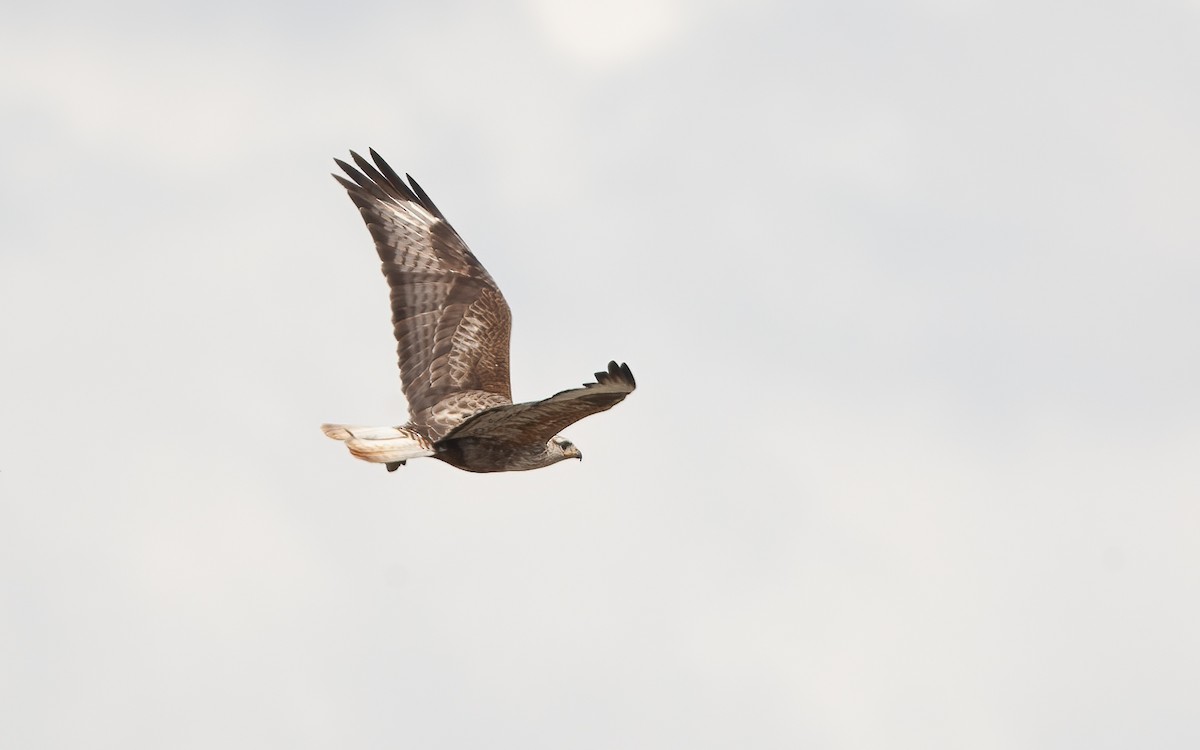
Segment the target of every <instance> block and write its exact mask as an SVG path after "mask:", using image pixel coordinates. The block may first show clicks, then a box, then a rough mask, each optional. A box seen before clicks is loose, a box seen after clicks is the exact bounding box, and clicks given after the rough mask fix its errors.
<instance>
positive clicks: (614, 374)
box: [585, 360, 637, 388]
mask: <svg viewBox="0 0 1200 750" xmlns="http://www.w3.org/2000/svg"><path fill="white" fill-rule="evenodd" d="M596 382H597V383H599V384H602V385H606V384H608V383H612V382H616V383H625V384H626V385H630V386H633V387H634V388H636V387H637V382H636V381H635V380H634V379H633V371H632V370H630V369H629V365H627V364H624V363H622V364H619V365H618V364H617V363H616V360H613V361H611V362H609V363H608V371H607V372H598V373H596ZM585 385H586V383H585Z"/></svg>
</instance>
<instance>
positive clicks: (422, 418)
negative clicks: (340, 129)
mask: <svg viewBox="0 0 1200 750" xmlns="http://www.w3.org/2000/svg"><path fill="white" fill-rule="evenodd" d="M370 153H371V156H372V158H373V159H374V161H375V163H374V165H372V164H371V162H369V161H367V160H366V159H364V158H363V157H361V156H359V155H358V154H356V153H354V152H351V157H352V159H353V160H354V162H355V164H356V165H357V168H355V167H354V166H351V165H350V164H348V163H347V162H344V161H341V160H335V161H336V162H337V164H338V166H339V167H341V168H342V170H343V171H344V172H345V173H346V175H347V176H348V177H349V178H350V179H349V180H347V179H345V178H344V177H341V176H340V175H334V177H335V178H336V179H337V180H338V182H339V183H341V185H342V186H343V187H345V188H346V191H347V192H348V193H349V195H350V199H351V200H353V201H354V203H355V205H357V206H358V209H359V212H360V213H361V214H362V216H363V221H365V222H366V225H367V229H368V230H369V231H370V233H371V237H372V238H373V239H374V240H375V249H376V250H377V251H378V253H379V258H380V260H381V261H382V262H383V275H384V277H385V278H386V279H387V282H388V286H389V287H390V288H391V304H392V326H393V332H394V333H395V337H396V343H397V348H396V353H397V358H398V360H399V366H400V380H401V383H402V385H403V388H404V396H405V398H406V399H408V404H409V410H410V412H411V419H412V425H413V427H415V428H417V429H420V430H422V431H423V432H425V433H426V434H427V435H428V437H429V438H430V439H431V440H437V439H439V438H440V437H442V436H443V435H445V434H446V433H447V432H449V431H450V430H451V429H453V428H454V427H455V426H456V425H457V424H459V423H461V422H462V421H463V420H464V419H466V418H467V417H468V416H470V415H471V414H473V413H475V412H477V411H479V410H480V409H486V408H490V407H494V406H497V405H500V404H508V403H511V402H512V390H511V385H510V381H509V368H508V346H509V336H510V333H511V330H512V313H511V312H510V310H509V307H508V303H507V302H505V300H504V295H503V294H501V292H500V289H499V288H498V287H497V286H496V282H495V281H493V280H492V277H491V275H490V274H489V273H488V272H487V270H486V269H485V268H484V267H483V265H482V264H481V263H480V262H479V261H478V260H477V259H476V258H475V256H474V255H473V254H472V253H471V251H470V249H469V248H468V247H467V245H466V243H465V242H463V240H462V238H461V237H460V236H459V235H458V232H456V231H455V230H454V228H453V227H452V226H450V224H449V223H447V222H446V220H445V218H444V217H443V215H442V213H441V211H439V210H438V209H437V207H436V206H435V205H434V204H433V201H431V200H430V199H429V196H428V195H427V194H426V193H425V191H424V190H422V189H421V188H420V186H418V185H417V184H416V182H415V181H413V180H412V178H411V177H409V182H410V183H411V187H410V185H408V184H405V182H404V180H402V179H400V177H399V175H398V174H397V173H396V172H395V170H393V169H392V168H391V167H390V166H389V165H388V164H387V162H385V161H384V160H383V159H382V158H381V157H380V156H379V155H378V154H376V153H375V152H374V150H372V151H371V152H370Z"/></svg>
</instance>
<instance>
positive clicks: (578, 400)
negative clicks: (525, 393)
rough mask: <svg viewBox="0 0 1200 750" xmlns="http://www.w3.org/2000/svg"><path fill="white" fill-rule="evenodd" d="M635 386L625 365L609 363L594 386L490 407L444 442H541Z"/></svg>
mask: <svg viewBox="0 0 1200 750" xmlns="http://www.w3.org/2000/svg"><path fill="white" fill-rule="evenodd" d="M636 387H637V383H636V382H635V381H634V379H633V373H632V372H631V371H630V370H629V365H625V364H621V365H618V364H617V363H616V362H609V363H608V371H607V372H598V373H596V382H595V383H584V385H583V387H582V388H572V389H571V390H567V391H562V392H560V393H556V394H554V395H553V396H551V397H550V398H546V399H542V400H541V401H528V402H525V403H521V404H502V405H498V406H494V407H492V408H490V409H488V410H486V411H482V412H480V413H478V414H476V415H474V416H473V417H471V418H470V419H468V420H466V421H465V422H463V423H462V424H460V425H458V427H456V428H454V430H452V431H451V432H450V433H448V434H447V435H446V436H445V438H444V440H447V441H450V440H454V439H457V438H470V437H486V438H490V439H494V440H499V441H503V442H510V443H518V444H525V443H544V442H546V441H547V440H549V439H550V438H552V437H554V436H555V435H557V434H558V433H559V432H561V431H562V430H563V429H564V428H566V427H567V426H568V425H571V424H574V423H575V422H578V421H579V420H581V419H583V418H584V417H587V416H590V415H592V414H596V413H598V412H602V411H606V410H608V409H611V408H612V407H614V406H616V405H617V404H619V403H620V402H621V401H622V400H623V399H624V398H625V397H626V396H628V395H629V394H630V393H633V390H634V389H635V388H636Z"/></svg>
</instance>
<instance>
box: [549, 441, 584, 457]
mask: <svg viewBox="0 0 1200 750" xmlns="http://www.w3.org/2000/svg"><path fill="white" fill-rule="evenodd" d="M547 445H549V446H550V451H551V452H552V453H557V454H558V455H560V456H562V457H563V458H578V459H579V460H580V461H582V460H583V454H582V453H580V452H579V449H578V448H576V447H575V444H574V443H572V442H571V441H570V440H567V439H566V438H565V437H563V436H561V435H556V436H555V437H552V438H550V442H549V443H547Z"/></svg>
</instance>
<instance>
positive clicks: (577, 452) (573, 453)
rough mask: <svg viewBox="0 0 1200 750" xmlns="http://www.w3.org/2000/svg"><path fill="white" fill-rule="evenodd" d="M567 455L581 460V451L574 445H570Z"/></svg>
mask: <svg viewBox="0 0 1200 750" xmlns="http://www.w3.org/2000/svg"><path fill="white" fill-rule="evenodd" d="M567 455H568V456H570V457H571V458H578V459H579V460H580V461H582V460H583V453H582V452H581V451H580V450H579V449H578V448H575V447H572V448H571V451H570V452H569V453H567Z"/></svg>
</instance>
